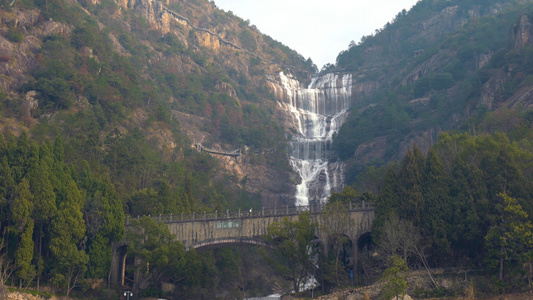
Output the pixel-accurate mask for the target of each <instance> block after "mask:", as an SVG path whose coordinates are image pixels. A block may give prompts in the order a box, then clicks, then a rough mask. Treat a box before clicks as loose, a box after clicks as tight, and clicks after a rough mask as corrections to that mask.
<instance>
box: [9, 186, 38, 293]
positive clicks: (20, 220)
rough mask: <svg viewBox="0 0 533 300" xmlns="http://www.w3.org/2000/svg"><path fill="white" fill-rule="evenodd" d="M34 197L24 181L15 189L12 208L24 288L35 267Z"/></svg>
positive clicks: (20, 282) (17, 263)
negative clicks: (24, 281)
mask: <svg viewBox="0 0 533 300" xmlns="http://www.w3.org/2000/svg"><path fill="white" fill-rule="evenodd" d="M32 200H33V195H32V194H31V192H30V184H29V181H28V180H27V179H25V178H24V179H23V180H22V181H21V182H20V183H19V184H18V185H17V187H16V189H15V198H14V200H13V205H12V208H11V214H12V219H13V222H14V224H13V226H12V232H14V233H15V234H16V235H17V236H18V238H19V242H18V247H17V251H16V253H15V265H16V267H17V268H18V271H17V276H18V278H19V280H20V281H19V284H20V286H21V287H22V281H23V280H27V279H29V278H30V277H31V276H32V274H33V270H34V267H33V266H32V265H31V260H32V258H33V239H32V238H33V226H34V223H33V219H32V218H31V216H32V211H33V202H32Z"/></svg>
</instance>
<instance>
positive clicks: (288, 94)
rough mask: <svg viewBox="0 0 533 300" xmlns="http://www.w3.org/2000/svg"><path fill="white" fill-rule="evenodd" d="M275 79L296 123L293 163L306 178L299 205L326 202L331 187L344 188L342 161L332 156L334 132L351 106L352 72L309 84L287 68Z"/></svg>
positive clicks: (298, 190) (285, 107) (298, 192)
mask: <svg viewBox="0 0 533 300" xmlns="http://www.w3.org/2000/svg"><path fill="white" fill-rule="evenodd" d="M272 81H274V84H273V86H274V89H275V91H276V94H277V96H278V99H280V101H279V102H278V103H279V105H280V106H281V108H282V109H283V110H285V111H287V112H288V113H289V115H290V121H289V123H291V124H292V126H293V128H292V129H293V130H292V131H293V133H294V134H293V137H292V140H291V142H290V149H289V153H290V155H291V165H292V167H293V169H294V170H295V171H296V172H297V173H298V174H299V175H300V177H301V178H302V182H301V183H300V184H299V185H298V186H297V187H296V205H308V204H309V202H310V201H320V202H324V201H325V200H326V199H327V197H329V195H330V193H331V190H332V189H334V188H341V187H342V183H343V178H342V172H343V170H342V164H340V163H330V162H329V160H330V158H331V141H332V139H333V135H334V134H335V133H337V132H338V130H339V129H340V126H341V125H342V123H343V122H344V121H345V117H346V113H347V111H348V109H349V108H350V106H351V96H352V75H351V74H344V75H342V76H341V75H339V74H334V73H329V74H326V75H323V76H320V77H315V78H313V79H312V81H311V83H310V84H309V86H308V87H307V88H302V87H300V83H299V82H298V81H297V80H296V79H294V78H292V77H291V76H290V75H289V76H287V75H285V74H284V73H283V72H281V73H279V77H278V78H276V80H273V79H272V78H271V82H272Z"/></svg>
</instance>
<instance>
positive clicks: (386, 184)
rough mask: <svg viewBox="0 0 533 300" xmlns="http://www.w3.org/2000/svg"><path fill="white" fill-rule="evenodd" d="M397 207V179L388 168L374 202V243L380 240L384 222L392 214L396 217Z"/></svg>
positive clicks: (390, 168) (390, 167)
mask: <svg viewBox="0 0 533 300" xmlns="http://www.w3.org/2000/svg"><path fill="white" fill-rule="evenodd" d="M399 206H400V204H399V199H398V178H397V176H396V171H395V169H394V167H392V166H388V167H387V170H386V171H385V175H384V178H383V187H382V188H381V191H380V193H379V195H378V199H377V200H376V208H375V211H374V214H375V219H374V222H372V238H373V239H374V240H375V241H378V240H379V239H380V235H381V231H382V228H383V225H384V224H385V221H386V220H387V219H388V218H389V217H390V216H391V215H393V214H394V215H396V216H397V215H398V209H399Z"/></svg>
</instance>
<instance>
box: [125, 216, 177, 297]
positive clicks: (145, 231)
mask: <svg viewBox="0 0 533 300" xmlns="http://www.w3.org/2000/svg"><path fill="white" fill-rule="evenodd" d="M131 225H132V226H131V228H132V229H131V231H128V234H127V239H128V245H129V246H130V247H131V251H132V254H133V255H135V256H136V257H138V258H140V259H141V260H142V264H141V265H140V266H138V267H139V268H140V269H138V270H137V272H139V274H143V273H144V274H145V275H144V276H143V277H142V278H141V280H140V282H139V283H138V286H135V287H134V289H135V290H137V291H140V290H144V289H146V288H148V287H149V286H150V285H152V286H154V287H158V286H159V284H160V283H161V282H162V281H163V280H164V279H169V278H172V276H175V274H180V273H181V272H182V269H183V268H184V263H185V260H184V257H185V248H184V247H183V244H182V243H181V242H179V241H176V237H175V236H174V235H172V234H171V233H170V230H169V229H168V226H167V225H166V224H158V223H157V222H156V221H154V220H153V219H152V218H150V217H147V216H144V217H141V218H140V219H139V220H132V223H131Z"/></svg>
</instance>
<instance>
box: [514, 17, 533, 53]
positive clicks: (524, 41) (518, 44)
mask: <svg viewBox="0 0 533 300" xmlns="http://www.w3.org/2000/svg"><path fill="white" fill-rule="evenodd" d="M532 35H533V26H532V25H531V23H530V20H529V17H528V16H527V15H523V16H522V17H521V18H520V22H519V23H518V24H516V25H515V28H514V30H513V39H514V45H515V51H516V52H518V53H520V51H521V50H522V48H523V47H525V46H527V45H533V39H532V37H533V36H532Z"/></svg>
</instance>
